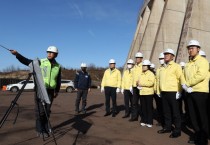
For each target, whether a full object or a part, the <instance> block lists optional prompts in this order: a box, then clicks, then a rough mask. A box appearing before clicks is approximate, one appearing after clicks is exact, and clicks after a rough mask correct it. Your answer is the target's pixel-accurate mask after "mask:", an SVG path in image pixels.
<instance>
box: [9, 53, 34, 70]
mask: <svg viewBox="0 0 210 145" xmlns="http://www.w3.org/2000/svg"><path fill="white" fill-rule="evenodd" d="M10 52H11V53H12V54H13V55H15V56H16V58H17V59H18V60H19V61H20V62H21V63H22V64H24V65H26V66H28V65H29V64H30V63H31V62H32V61H33V60H31V59H28V58H26V57H24V56H22V55H21V54H19V53H18V52H17V51H16V50H10Z"/></svg>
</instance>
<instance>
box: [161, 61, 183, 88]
mask: <svg viewBox="0 0 210 145" xmlns="http://www.w3.org/2000/svg"><path fill="white" fill-rule="evenodd" d="M182 76H183V73H182V68H181V66H180V65H179V64H177V63H175V62H174V61H170V62H169V63H168V64H167V65H164V66H163V67H162V68H161V69H160V71H159V78H160V79H159V85H160V91H161V92H162V91H164V92H181V78H182Z"/></svg>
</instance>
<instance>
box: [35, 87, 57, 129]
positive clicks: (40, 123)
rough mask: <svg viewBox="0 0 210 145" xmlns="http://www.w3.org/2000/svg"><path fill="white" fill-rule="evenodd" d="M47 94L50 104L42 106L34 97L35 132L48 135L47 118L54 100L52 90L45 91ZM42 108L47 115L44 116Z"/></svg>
mask: <svg viewBox="0 0 210 145" xmlns="http://www.w3.org/2000/svg"><path fill="white" fill-rule="evenodd" d="M47 93H48V96H49V99H50V101H51V104H47V103H45V105H44V106H43V104H42V102H41V100H40V99H38V98H37V97H36V95H35V117H36V131H37V132H40V133H48V132H49V131H50V130H49V129H50V128H49V124H48V120H47V117H48V118H49V117H50V114H51V106H52V103H53V99H54V90H47ZM44 108H45V110H46V113H47V114H45V111H44ZM46 115H47V116H46Z"/></svg>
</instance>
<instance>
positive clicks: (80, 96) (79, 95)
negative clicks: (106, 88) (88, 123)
mask: <svg viewBox="0 0 210 145" xmlns="http://www.w3.org/2000/svg"><path fill="white" fill-rule="evenodd" d="M87 95H88V90H80V89H78V91H77V98H76V102H75V111H79V104H80V101H81V99H82V111H85V107H86V105H87Z"/></svg>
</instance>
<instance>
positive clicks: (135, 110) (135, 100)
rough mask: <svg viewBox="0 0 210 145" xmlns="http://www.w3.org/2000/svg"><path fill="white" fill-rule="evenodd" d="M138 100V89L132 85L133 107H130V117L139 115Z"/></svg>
mask: <svg viewBox="0 0 210 145" xmlns="http://www.w3.org/2000/svg"><path fill="white" fill-rule="evenodd" d="M139 101H140V95H139V89H137V87H133V109H132V115H131V118H138V117H139V114H140V111H141V109H140V108H141V107H140V103H139Z"/></svg>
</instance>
